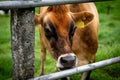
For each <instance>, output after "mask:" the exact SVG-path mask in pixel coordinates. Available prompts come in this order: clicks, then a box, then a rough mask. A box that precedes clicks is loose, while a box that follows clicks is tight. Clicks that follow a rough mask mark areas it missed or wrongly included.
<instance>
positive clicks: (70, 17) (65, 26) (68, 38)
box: [35, 6, 93, 70]
mask: <svg viewBox="0 0 120 80" xmlns="http://www.w3.org/2000/svg"><path fill="white" fill-rule="evenodd" d="M92 19H93V14H91V13H90V12H79V13H71V12H70V11H69V9H68V8H67V7H66V6H51V7H48V8H47V10H46V12H44V13H43V14H38V15H36V16H35V20H36V23H39V24H41V25H42V28H43V30H44V34H43V35H45V37H46V39H47V42H46V43H49V45H50V48H51V49H52V56H53V57H54V59H55V60H56V61H57V64H56V65H57V67H58V68H59V69H61V70H63V69H68V68H72V67H74V66H75V65H76V63H77V59H76V55H75V54H74V52H73V51H72V37H73V35H74V32H75V29H76V25H75V22H77V21H83V22H84V23H85V24H88V23H89V22H90V21H91V20H92Z"/></svg>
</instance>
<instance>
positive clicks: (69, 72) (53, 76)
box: [30, 56, 120, 80]
mask: <svg viewBox="0 0 120 80" xmlns="http://www.w3.org/2000/svg"><path fill="white" fill-rule="evenodd" d="M118 62H120V56H119V57H115V58H111V59H107V60H103V61H100V62H96V63H92V64H88V65H84V66H80V67H76V68H73V69H69V70H65V71H61V72H57V73H52V74H49V75H44V76H40V77H37V78H33V79H30V80H54V79H58V78H62V77H66V76H70V75H73V74H77V73H82V72H85V71H89V70H93V69H97V68H101V67H104V66H107V65H111V64H114V63H118Z"/></svg>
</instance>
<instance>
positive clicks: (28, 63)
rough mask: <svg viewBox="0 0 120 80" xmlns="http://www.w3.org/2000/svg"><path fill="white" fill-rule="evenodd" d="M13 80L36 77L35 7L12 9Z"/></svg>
mask: <svg viewBox="0 0 120 80" xmlns="http://www.w3.org/2000/svg"><path fill="white" fill-rule="evenodd" d="M11 45H12V64H13V72H12V73H13V74H12V78H13V80H26V79H29V78H33V77H34V8H24V9H12V10H11Z"/></svg>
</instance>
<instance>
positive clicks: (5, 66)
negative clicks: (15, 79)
mask: <svg viewBox="0 0 120 80" xmlns="http://www.w3.org/2000/svg"><path fill="white" fill-rule="evenodd" d="M119 3H120V1H118V0H117V1H114V2H97V3H96V6H97V8H98V12H99V15H100V27H99V35H98V37H99V48H98V51H97V55H96V61H101V60H105V59H109V58H112V57H116V56H120V6H119ZM108 5H110V7H111V9H110V14H109V15H107V8H106V7H107V6H108ZM9 24H10V18H9V15H0V80H11V79H12V54H11V45H10V44H11V42H10V34H11V33H10V25H9ZM39 40H40V39H39V31H38V29H36V31H35V76H39V73H40V57H39V55H40V45H39V44H40V43H39ZM55 71H56V68H55V63H54V61H53V60H52V59H51V57H50V55H49V54H47V60H46V63H45V72H46V74H49V73H52V72H55ZM71 79H72V80H79V79H80V75H73V76H71ZM91 80H120V63H117V64H113V65H111V66H107V67H104V68H100V69H96V70H93V72H92V74H91Z"/></svg>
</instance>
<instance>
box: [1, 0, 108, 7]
mask: <svg viewBox="0 0 120 80" xmlns="http://www.w3.org/2000/svg"><path fill="white" fill-rule="evenodd" d="M99 1H110V0H42V1H41V0H32V1H29V0H28V1H27V0H26V1H1V2H0V9H13V8H29V7H38V6H51V5H61V4H77V3H85V2H99Z"/></svg>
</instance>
